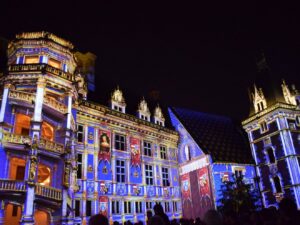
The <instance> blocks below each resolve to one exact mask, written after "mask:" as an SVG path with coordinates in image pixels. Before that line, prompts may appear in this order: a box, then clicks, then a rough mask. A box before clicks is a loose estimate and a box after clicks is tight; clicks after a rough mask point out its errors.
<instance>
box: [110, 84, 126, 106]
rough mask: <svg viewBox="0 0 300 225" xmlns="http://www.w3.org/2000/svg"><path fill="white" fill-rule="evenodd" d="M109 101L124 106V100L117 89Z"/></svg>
mask: <svg viewBox="0 0 300 225" xmlns="http://www.w3.org/2000/svg"><path fill="white" fill-rule="evenodd" d="M111 100H112V101H115V102H118V103H122V104H125V99H124V97H123V93H122V91H121V90H120V89H119V87H118V88H117V89H116V90H115V91H114V92H113V94H112V96H111Z"/></svg>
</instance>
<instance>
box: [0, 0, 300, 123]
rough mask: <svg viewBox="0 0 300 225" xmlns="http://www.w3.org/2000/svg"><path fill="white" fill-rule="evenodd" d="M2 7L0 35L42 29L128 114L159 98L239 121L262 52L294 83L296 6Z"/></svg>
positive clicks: (298, 37) (298, 46) (299, 36)
mask: <svg viewBox="0 0 300 225" xmlns="http://www.w3.org/2000/svg"><path fill="white" fill-rule="evenodd" d="M9 2H11V3H9V4H8V3H6V2H5V1H4V2H2V1H1V3H0V4H1V5H0V11H1V13H0V19H1V20H0V25H1V26H0V36H2V37H5V38H7V39H12V38H13V37H14V35H15V34H16V33H18V32H22V31H39V30H45V31H50V32H53V33H55V34H57V35H58V36H61V37H63V38H65V39H68V40H70V41H71V42H72V43H73V44H74V45H75V46H76V48H77V49H78V50H79V51H83V52H84V51H90V52H93V53H94V54H96V55H97V57H98V58H97V66H96V81H97V97H98V96H99V100H100V101H103V100H104V99H105V100H106V99H108V97H109V95H110V93H111V91H112V89H113V88H114V87H116V86H117V85H119V86H120V87H121V89H122V90H123V92H124V94H125V98H126V97H127V99H128V101H129V102H130V104H131V105H134V107H135V106H136V105H137V101H138V100H139V99H140V98H141V97H142V96H145V98H146V99H147V98H150V96H151V95H150V94H149V93H159V101H160V102H162V104H164V105H169V106H181V107H186V108H191V109H195V110H199V111H203V112H210V113H215V114H224V115H229V116H232V117H234V118H236V119H243V118H245V117H246V116H247V115H248V110H249V100H248V94H247V88H248V86H249V85H250V84H251V83H252V81H253V80H254V76H255V70H256V68H255V67H256V66H255V56H256V55H257V53H258V52H260V51H262V50H263V51H264V52H265V55H266V58H267V61H268V63H269V65H270V67H271V68H272V70H273V71H276V72H277V74H279V76H281V77H285V78H286V80H287V82H288V83H292V82H296V83H298V84H299V83H300V82H298V74H299V72H300V71H299V70H300V69H299V67H298V65H299V59H300V57H299V52H300V51H299V50H300V32H299V29H300V28H299V16H298V15H297V14H299V13H298V12H297V9H298V7H296V5H295V6H293V5H288V6H285V5H282V2H281V4H280V5H275V3H274V2H273V3H272V4H270V5H262V4H261V3H260V4H255V2H254V1H251V3H246V1H239V2H238V3H237V2H232V1H222V2H223V3H218V2H215V3H214V4H210V5H209V4H208V3H203V4H200V3H198V4H197V5H196V4H189V3H187V2H188V1H181V3H180V4H176V5H175V3H162V2H163V1H160V3H157V4H155V3H153V2H152V4H145V3H144V4H141V3H139V4H137V3H132V2H131V3H130V4H129V3H128V2H130V1H123V3H122V4H120V3H117V2H115V3H114V4H107V3H102V2H101V1H94V2H96V3H90V1H87V0H86V1H80V2H78V3H76V2H74V1H73V2H72V1H71V2H67V1H62V0H61V1H58V2H55V1H39V2H33V3H31V2H29V1H20V2H24V3H20V2H16V1H9ZM124 2H125V3H124ZM142 2H144V1H142ZM199 2H204V1H199ZM205 2H210V1H205ZM220 2H221V1H220ZM249 2H250V1H249Z"/></svg>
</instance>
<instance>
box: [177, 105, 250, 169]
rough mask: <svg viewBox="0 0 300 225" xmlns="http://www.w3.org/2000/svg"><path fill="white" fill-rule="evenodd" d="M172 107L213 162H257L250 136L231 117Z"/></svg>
mask: <svg viewBox="0 0 300 225" xmlns="http://www.w3.org/2000/svg"><path fill="white" fill-rule="evenodd" d="M171 110H172V112H173V113H174V114H175V115H176V117H177V118H178V119H179V120H180V122H181V123H182V125H183V126H184V127H185V128H186V130H187V131H188V132H189V134H190V135H191V136H192V137H193V139H194V140H195V141H196V142H197V144H198V146H199V147H200V148H201V149H202V150H203V151H204V153H205V154H210V155H211V157H212V160H213V161H214V162H232V163H244V164H254V160H253V158H252V155H251V150H250V146H249V142H248V139H247V136H246V134H245V133H244V131H243V130H242V128H241V127H240V125H239V124H236V123H234V121H233V120H232V119H231V118H229V117H225V116H217V115H212V114H207V113H202V112H196V111H192V110H188V109H183V108H171Z"/></svg>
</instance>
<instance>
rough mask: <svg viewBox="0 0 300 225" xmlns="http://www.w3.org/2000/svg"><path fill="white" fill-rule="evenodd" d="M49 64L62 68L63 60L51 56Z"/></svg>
mask: <svg viewBox="0 0 300 225" xmlns="http://www.w3.org/2000/svg"><path fill="white" fill-rule="evenodd" d="M48 64H49V65H50V66H52V67H54V68H57V69H60V68H61V62H60V61H58V60H56V59H52V58H49V60H48Z"/></svg>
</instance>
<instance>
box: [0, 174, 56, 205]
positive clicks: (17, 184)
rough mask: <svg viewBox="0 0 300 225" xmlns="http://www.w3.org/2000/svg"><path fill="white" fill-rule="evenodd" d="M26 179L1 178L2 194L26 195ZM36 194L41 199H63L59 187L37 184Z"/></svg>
mask: <svg viewBox="0 0 300 225" xmlns="http://www.w3.org/2000/svg"><path fill="white" fill-rule="evenodd" d="M26 189H27V184H26V181H18V180H6V179H0V195H5V196H7V197H8V196H9V195H22V196H23V195H25V193H26ZM35 196H36V198H38V200H41V201H49V200H50V201H56V202H60V201H62V191H61V190H60V189H57V188H53V187H49V186H44V185H41V184H38V183H36V184H35Z"/></svg>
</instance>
